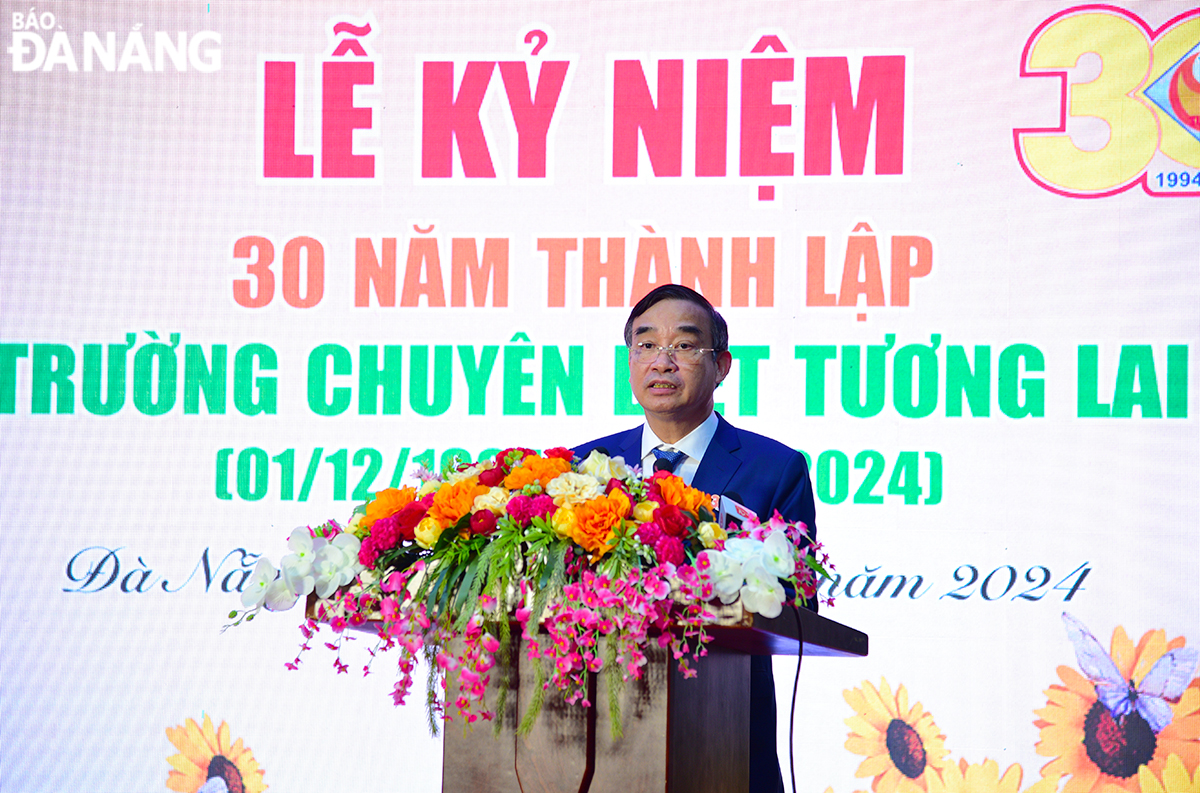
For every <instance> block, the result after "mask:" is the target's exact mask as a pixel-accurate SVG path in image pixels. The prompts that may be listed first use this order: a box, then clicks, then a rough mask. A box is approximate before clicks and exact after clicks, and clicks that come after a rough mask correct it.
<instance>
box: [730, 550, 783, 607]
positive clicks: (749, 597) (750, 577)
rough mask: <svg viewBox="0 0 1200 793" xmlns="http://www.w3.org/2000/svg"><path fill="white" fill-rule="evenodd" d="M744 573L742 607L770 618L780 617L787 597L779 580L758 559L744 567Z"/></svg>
mask: <svg viewBox="0 0 1200 793" xmlns="http://www.w3.org/2000/svg"><path fill="white" fill-rule="evenodd" d="M742 572H743V573H744V574H745V576H746V583H745V584H744V585H743V586H742V591H741V596H742V605H744V606H745V607H746V611H749V612H753V613H755V614H761V615H763V616H764V617H768V618H771V617H778V616H779V615H780V614H781V613H782V612H783V601H784V598H785V597H786V594H785V593H784V591H783V587H782V586H781V585H780V583H779V579H778V578H776V577H775V575H774V574H773V573H771V572H770V571H768V570H767V568H766V567H765V566H764V565H763V563H762V561H761V560H757V559H756V560H754V561H752V562H750V563H749V564H746V565H743V567H742Z"/></svg>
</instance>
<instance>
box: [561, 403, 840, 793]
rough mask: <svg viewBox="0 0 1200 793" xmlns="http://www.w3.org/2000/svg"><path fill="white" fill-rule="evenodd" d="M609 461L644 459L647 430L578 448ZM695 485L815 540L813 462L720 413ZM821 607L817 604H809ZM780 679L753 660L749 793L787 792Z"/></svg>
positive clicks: (764, 662) (765, 661) (763, 661)
mask: <svg viewBox="0 0 1200 793" xmlns="http://www.w3.org/2000/svg"><path fill="white" fill-rule="evenodd" d="M597 448H599V449H603V450H604V451H605V453H606V454H608V456H609V457H623V458H625V462H626V464H628V465H637V464H638V463H639V461H640V460H641V458H642V427H641V425H638V426H637V427H634V428H633V429H631V430H625V431H624V432H618V433H615V434H613V435H608V436H605V437H603V438H597V439H596V440H594V441H591V442H589V443H585V444H583V445H581V446H577V447H575V449H574V451H575V454H576V455H577V456H578V457H580V458H584V457H587V456H588V454H590V453H591V451H592V450H593V449H597ZM692 487H695V488H697V489H699V490H703V491H704V492H706V493H714V494H717V495H722V494H729V495H730V497H731V498H733V499H734V500H735V501H737V502H739V503H741V504H744V505H745V506H747V507H749V508H750V509H751V510H753V511H754V512H755V513H756V514H757V515H758V517H759V518H760V519H761V520H764V521H765V520H767V519H768V518H770V517H771V516H772V515H773V514H774V513H775V511H776V510H778V511H779V514H780V515H782V516H783V518H784V520H787V521H790V522H795V521H803V522H804V523H807V524H808V529H809V535H810V536H811V537H812V538H813V539H814V540H815V539H816V536H817V524H816V518H815V507H814V503H813V492H812V483H811V482H810V481H809V476H808V463H807V462H806V461H805V459H804V455H802V454H800V452H798V451H796V450H795V449H790V448H788V447H787V446H784V445H783V444H782V443H780V442H779V441H775V440H772V439H770V438H767V437H765V436H763V435H758V434H756V433H753V432H747V431H746V430H739V429H737V428H736V427H734V426H733V425H732V424H730V423H729V422H728V421H726V420H725V417H724V416H722V415H721V414H720V413H718V414H717V431H716V434H714V435H713V438H712V441H711V442H710V443H709V444H708V449H706V450H705V452H704V459H702V460H701V461H700V466H699V467H698V468H697V469H696V476H695V477H694V478H693V480H692ZM809 607H810V608H813V609H814V610H815V609H816V603H810V604H809ZM775 723H776V714H775V678H774V675H773V673H772V671H771V657H770V656H769V655H768V656H757V655H756V656H751V658H750V791H751V793H782V791H783V776H782V775H781V774H780V771H779V758H778V756H777V754H776V751H775Z"/></svg>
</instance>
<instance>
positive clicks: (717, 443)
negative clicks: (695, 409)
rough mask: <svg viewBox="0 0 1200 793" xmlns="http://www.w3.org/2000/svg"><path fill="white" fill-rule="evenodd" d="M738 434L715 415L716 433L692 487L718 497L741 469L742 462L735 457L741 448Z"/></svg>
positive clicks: (723, 418)
mask: <svg viewBox="0 0 1200 793" xmlns="http://www.w3.org/2000/svg"><path fill="white" fill-rule="evenodd" d="M741 445H742V444H741V441H740V440H739V439H738V432H737V430H736V429H734V427H733V425H732V424H730V423H729V422H728V421H726V420H725V417H724V416H722V415H721V414H720V413H718V414H717V432H716V434H715V435H713V439H712V441H710V442H709V444H708V448H707V449H706V450H705V451H704V459H703V460H701V461H700V466H699V467H698V468H697V469H696V476H695V477H694V478H693V480H692V487H695V488H696V489H698V490H703V491H704V492H705V493H713V494H715V495H720V494H722V493H724V492H725V489H726V487H727V486H728V485H729V483H730V481H732V479H733V477H734V474H736V473H737V470H738V468H740V467H741V465H742V461H741V459H740V458H739V457H738V456H737V451H738V450H739V449H740V448H741Z"/></svg>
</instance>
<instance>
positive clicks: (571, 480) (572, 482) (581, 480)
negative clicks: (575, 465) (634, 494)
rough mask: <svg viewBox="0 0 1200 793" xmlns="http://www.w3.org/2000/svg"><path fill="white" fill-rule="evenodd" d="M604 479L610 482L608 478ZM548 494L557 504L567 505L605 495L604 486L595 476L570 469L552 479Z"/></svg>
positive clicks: (547, 489)
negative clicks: (572, 471) (577, 472)
mask: <svg viewBox="0 0 1200 793" xmlns="http://www.w3.org/2000/svg"><path fill="white" fill-rule="evenodd" d="M604 481H605V483H607V482H608V480H607V479H605V480H604ZM546 494H547V495H549V496H550V497H552V498H553V499H554V504H555V506H559V507H565V506H569V505H571V504H582V503H583V502H585V501H591V500H592V499H593V498H596V497H597V496H602V495H604V487H603V486H602V485H601V484H600V481H599V480H597V479H596V477H594V476H589V475H588V474H576V473H571V472H570V471H568V472H567V473H565V474H559V475H558V476H556V477H554V478H553V479H551V480H550V484H548V485H546Z"/></svg>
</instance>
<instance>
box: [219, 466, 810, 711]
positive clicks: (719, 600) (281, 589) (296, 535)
mask: <svg viewBox="0 0 1200 793" xmlns="http://www.w3.org/2000/svg"><path fill="white" fill-rule="evenodd" d="M417 476H418V479H419V480H420V482H421V483H420V485H419V486H417V487H402V488H393V489H387V490H382V491H379V492H378V493H376V494H374V496H373V497H372V498H371V499H370V500H368V501H367V502H366V503H365V504H362V505H360V506H358V507H357V508H356V509H355V510H354V513H353V515H352V517H351V518H350V520H349V522H348V523H347V524H346V525H341V524H339V523H338V522H336V521H329V522H326V523H323V524H321V525H319V526H316V527H314V528H308V527H303V528H299V529H296V530H295V531H294V532H292V535H291V537H290V539H289V542H288V545H289V549H290V550H291V553H290V554H289V555H287V556H285V557H284V558H283V559H282V561H281V563H280V566H279V568H278V569H276V568H275V567H274V565H272V564H271V562H269V561H267V560H266V559H265V558H264V559H260V560H259V562H258V564H257V566H256V567H255V570H254V572H253V573H252V575H251V577H250V578H249V579H248V581H247V583H246V586H245V587H244V588H243V592H242V604H243V606H244V610H241V611H234V612H231V614H230V618H231V619H235V618H236V622H235V623H234V624H237V623H240V622H242V621H243V620H249V619H253V617H254V615H255V614H257V613H258V612H259V611H260V610H261V609H263V608H266V609H267V610H269V611H282V610H286V609H289V608H292V607H293V606H294V605H295V604H296V603H297V602H298V601H299V600H300V599H301V598H307V599H308V603H309V608H308V613H307V615H306V620H305V622H304V624H303V625H301V628H300V629H301V632H302V634H303V636H304V640H305V641H304V642H303V644H302V645H301V648H300V653H299V654H298V655H297V657H296V659H295V660H293V661H292V662H290V663H288V666H289V667H290V668H296V667H297V666H298V665H299V663H300V661H301V656H302V655H303V653H304V652H305V651H306V650H308V649H310V647H311V641H312V639H313V638H314V636H316V634H317V632H318V631H319V630H320V627H321V625H322V624H327V625H328V626H329V628H331V629H332V631H333V633H334V634H335V636H336V638H335V639H334V640H333V641H329V642H326V644H327V646H328V647H329V648H330V649H332V650H333V651H334V652H335V653H336V657H335V660H334V665H335V667H336V668H337V670H338V672H339V673H345V672H347V671H348V666H347V664H346V663H344V662H343V661H342V659H341V650H342V646H343V644H344V642H345V641H346V640H347V639H348V638H349V632H348V631H347V628H351V627H357V628H359V629H360V630H368V629H369V630H371V631H372V632H373V633H374V634H375V635H376V636H377V640H378V643H377V644H376V646H375V647H374V648H373V649H371V650H370V655H371V659H372V661H373V660H374V658H375V657H376V656H377V655H378V654H380V653H388V652H390V653H394V654H395V656H396V658H397V665H398V668H399V676H398V679H397V681H396V684H395V686H394V689H393V700H394V702H395V703H396V704H397V705H400V704H403V703H404V702H405V701H406V699H407V697H408V696H409V694H410V692H411V688H412V682H413V680H412V678H413V671H414V669H415V665H416V662H417V660H418V657H421V656H423V657H424V658H425V659H426V661H427V662H428V664H429V668H430V671H431V674H430V675H429V690H428V691H427V697H426V700H427V706H428V713H429V721H430V729H431V730H432V731H434V732H435V733H436V731H437V722H438V721H439V719H442V718H444V719H451V718H453V717H458V718H461V719H463V720H465V721H466V722H468V723H473V722H475V721H477V720H479V719H484V720H491V719H493V718H494V716H495V713H496V712H497V711H498V710H500V709H502V708H503V706H504V702H503V697H504V695H505V692H506V691H507V687H506V686H503V685H501V686H499V687H498V690H499V694H498V695H497V696H498V697H499V701H496V702H488V701H486V700H487V691H488V685H489V683H490V682H491V681H492V676H493V674H497V675H500V676H501V678H504V677H505V676H506V675H507V670H508V666H509V662H510V660H511V654H512V652H513V641H512V627H513V626H518V627H519V629H520V635H521V641H520V650H519V651H520V652H521V653H522V654H523V655H525V656H526V657H527V658H528V659H529V661H530V662H532V663H533V665H534V669H535V670H536V672H535V674H536V675H537V681H538V685H537V686H536V690H537V691H539V692H545V691H548V690H550V689H551V688H554V689H557V690H558V691H560V692H561V693H562V695H563V696H564V698H565V699H566V701H567V702H568V703H579V704H581V705H583V706H585V707H587V706H591V705H592V703H591V702H589V701H588V700H587V698H586V691H587V676H588V674H589V673H599V672H603V673H604V674H606V675H608V679H609V683H610V685H609V690H610V691H617V690H619V688H620V685H621V684H622V683H623V681H625V680H628V679H629V678H638V677H640V675H641V669H642V667H643V666H644V665H645V664H646V662H647V659H646V655H645V650H646V649H648V648H649V646H650V645H651V643H656V644H657V645H658V646H659V647H663V648H669V650H670V652H671V653H672V656H673V658H674V659H675V660H676V661H678V663H679V665H680V668H681V671H682V672H683V674H684V675H685V676H693V675H695V670H694V669H693V668H692V667H691V666H690V662H691V661H692V660H694V659H696V658H699V657H702V656H703V655H705V654H706V649H705V645H706V643H707V642H708V641H709V640H710V637H709V636H708V635H706V633H705V626H706V625H709V624H712V623H713V621H714V620H715V619H716V618H717V611H718V609H719V605H718V604H725V605H729V604H735V603H737V602H738V601H740V603H741V606H742V607H743V609H744V610H745V611H746V612H751V613H757V614H762V615H763V616H766V617H774V616H778V615H779V613H780V612H781V610H782V608H783V605H784V603H785V602H794V603H799V602H801V601H803V600H804V599H810V598H813V597H815V595H816V591H817V583H818V576H825V575H827V573H826V569H825V568H826V566H827V565H828V558H827V557H826V556H825V555H824V554H823V553H822V551H821V546H820V545H818V544H815V543H812V542H811V540H810V538H809V537H808V535H807V526H805V525H804V524H803V523H797V524H789V523H786V522H785V521H783V520H782V519H780V518H779V516H778V515H776V516H774V517H773V518H772V519H771V520H769V521H767V522H765V523H762V522H759V521H758V520H757V518H756V517H754V516H752V515H751V517H749V518H746V519H744V520H743V523H742V525H741V526H740V527H739V526H738V525H737V524H734V523H730V524H729V525H728V526H727V527H723V526H721V525H720V524H719V523H717V522H716V521H715V520H714V504H713V501H714V500H713V498H712V497H711V496H709V495H708V494H705V493H703V492H701V491H699V490H696V489H695V488H692V487H689V486H688V485H686V484H684V482H683V480H682V479H680V478H679V477H677V476H674V475H673V474H670V473H667V472H662V471H660V472H656V473H655V474H654V475H653V476H651V477H649V478H647V479H642V478H641V477H640V476H639V474H638V471H637V470H636V469H633V468H630V467H629V466H627V465H626V464H625V463H624V461H623V460H622V459H621V458H619V457H618V458H610V457H608V456H606V455H604V454H601V453H599V452H592V453H591V455H589V456H588V457H587V459H585V460H583V461H581V462H576V461H575V460H574V455H573V453H572V452H571V451H570V450H569V449H563V448H555V449H549V450H547V451H546V452H544V453H537V452H534V451H533V450H530V449H523V448H513V449H507V450H505V451H502V452H500V453H499V454H497V455H496V457H495V459H494V460H489V461H485V462H480V463H476V464H473V465H471V464H452V465H450V466H447V468H446V470H444V471H443V472H442V473H441V474H440V475H436V474H433V473H431V472H428V471H424V470H421V471H418V474H417ZM785 584H787V585H789V586H790V589H791V591H790V593H789V591H788V590H787V589H785V586H784V585H785ZM370 668H371V664H370V663H368V664H367V665H366V667H365V668H364V670H363V671H364V674H365V673H367V672H369V671H370ZM448 679H449V680H448ZM449 682H454V683H456V685H455V686H450V685H448V683H449ZM494 688H495V687H494ZM455 690H457V692H458V694H457V696H456V697H455V698H454V700H453V702H447V701H446V697H447V692H450V691H455ZM540 707H541V699H540V697H538V698H535V701H534V702H532V703H531V704H530V706H529V707H528V708H527V711H526V713H525V714H524V717H523V719H522V721H521V724H520V727H519V730H518V731H519V732H521V733H525V732H528V730H529V729H530V728H531V727H532V725H533V723H534V720H535V719H536V718H537V715H538V711H539V709H540ZM609 707H610V709H611V710H612V711H613V713H612V716H613V718H612V724H613V728H614V731H619V729H620V714H619V712H618V708H619V706H618V700H617V698H616V697H615V696H610V701H609ZM498 727H499V725H498V724H497V728H498Z"/></svg>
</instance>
